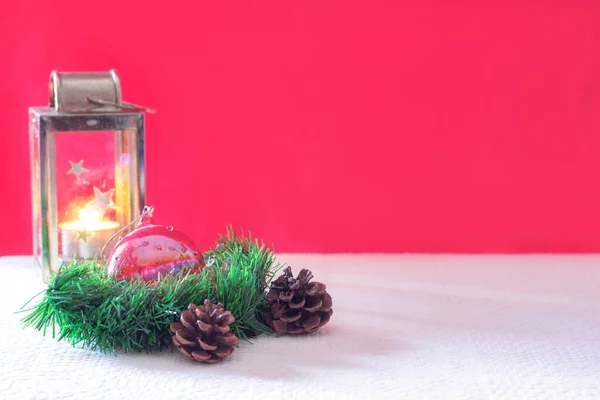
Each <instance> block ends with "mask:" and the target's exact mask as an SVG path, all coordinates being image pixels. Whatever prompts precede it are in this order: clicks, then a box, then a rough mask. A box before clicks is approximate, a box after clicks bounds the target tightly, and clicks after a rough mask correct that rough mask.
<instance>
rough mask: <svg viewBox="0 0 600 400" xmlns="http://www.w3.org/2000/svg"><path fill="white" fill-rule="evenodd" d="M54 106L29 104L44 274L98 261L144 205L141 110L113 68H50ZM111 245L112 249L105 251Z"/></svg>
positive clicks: (36, 232)
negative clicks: (66, 265)
mask: <svg viewBox="0 0 600 400" xmlns="http://www.w3.org/2000/svg"><path fill="white" fill-rule="evenodd" d="M49 94H50V101H49V103H50V104H49V107H32V108H30V109H29V136H30V145H31V187H32V199H33V245H34V256H35V259H36V261H37V263H39V265H40V267H41V268H42V271H43V276H44V279H45V278H46V277H47V276H48V273H49V272H50V271H56V270H57V269H58V267H60V265H61V264H62V263H63V262H65V261H71V260H73V259H75V258H77V259H95V258H98V257H100V256H101V254H100V252H101V250H102V248H103V246H104V245H105V244H106V243H107V242H108V241H109V239H110V238H111V237H112V236H113V235H114V234H115V233H117V232H118V231H119V230H121V229H122V228H124V227H126V226H127V225H128V224H129V223H130V222H132V221H133V219H135V218H136V217H137V216H138V215H139V213H140V210H141V209H142V208H143V207H144V205H145V173H144V113H143V111H144V109H143V108H142V107H139V106H135V105H133V104H130V103H125V102H123V100H122V98H121V83H120V81H119V77H118V75H117V72H116V71H115V70H111V71H109V72H76V73H61V72H56V71H54V72H52V74H51V75H50V93H49ZM108 251H110V249H108Z"/></svg>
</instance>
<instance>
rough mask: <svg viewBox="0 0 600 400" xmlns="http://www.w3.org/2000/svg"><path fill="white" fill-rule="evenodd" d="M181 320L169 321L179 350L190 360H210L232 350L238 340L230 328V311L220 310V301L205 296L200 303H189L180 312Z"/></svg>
mask: <svg viewBox="0 0 600 400" xmlns="http://www.w3.org/2000/svg"><path fill="white" fill-rule="evenodd" d="M180 321H181V322H174V323H172V324H171V331H172V332H173V333H174V335H173V343H174V344H175V346H177V348H178V349H179V351H181V352H182V353H183V354H185V355H186V356H187V357H189V358H190V359H192V360H195V361H199V362H204V363H209V364H213V363H216V362H218V361H221V360H222V359H223V358H225V357H227V356H228V355H230V354H231V353H233V347H234V346H237V345H238V344H240V340H239V339H238V338H237V336H235V335H234V334H233V333H231V332H229V325H230V324H231V323H232V322H233V321H235V318H234V317H233V315H231V312H229V311H225V310H223V304H221V303H219V304H217V305H214V304H211V303H210V301H208V300H204V305H203V306H197V305H195V304H190V305H189V307H188V309H187V310H184V311H183V312H182V313H181V317H180Z"/></svg>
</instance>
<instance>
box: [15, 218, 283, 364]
mask: <svg viewBox="0 0 600 400" xmlns="http://www.w3.org/2000/svg"><path fill="white" fill-rule="evenodd" d="M204 256H205V260H206V262H207V265H206V267H205V268H204V269H203V270H202V272H201V273H199V274H188V273H187V272H186V271H182V272H181V273H179V274H177V275H169V276H166V277H163V278H161V279H160V280H158V281H156V282H154V283H148V282H145V281H143V280H141V279H139V278H137V279H132V280H129V281H116V280H114V279H112V278H109V277H107V275H106V273H105V270H106V267H105V265H103V264H98V263H96V262H94V261H74V262H72V263H71V264H67V265H64V266H63V267H61V268H60V270H59V271H58V272H57V273H56V274H54V275H53V276H52V277H51V278H50V280H49V283H48V288H47V289H46V291H45V292H44V297H43V299H42V300H41V301H40V303H39V304H37V305H36V306H34V307H32V308H30V309H28V310H26V311H27V312H30V313H29V315H28V316H26V317H25V318H24V319H23V322H24V325H25V326H33V327H34V328H35V329H37V330H40V331H42V332H43V334H44V335H45V334H46V333H47V330H48V329H51V330H52V336H53V337H56V336H57V335H58V340H67V341H68V342H69V343H71V344H72V345H77V344H80V345H82V346H83V347H89V348H91V349H94V350H100V351H103V352H110V353H114V352H115V351H117V350H120V351H125V352H137V351H144V350H145V351H150V350H151V349H156V348H159V349H160V348H163V347H165V346H168V345H170V343H171V332H170V330H169V325H170V324H171V323H172V322H174V321H176V320H177V319H178V318H179V313H180V311H181V310H183V309H185V308H187V306H188V305H189V304H190V303H195V304H201V303H202V302H203V301H204V299H207V298H208V299H209V300H210V301H211V302H213V303H217V302H221V303H223V306H224V307H225V309H226V310H229V311H231V313H232V314H233V315H234V316H235V318H236V321H235V322H234V323H233V324H232V325H231V330H232V332H233V333H235V334H236V335H237V336H238V337H239V338H240V339H247V338H249V337H253V336H256V335H258V334H261V333H270V332H271V330H270V328H269V327H268V326H266V325H265V324H264V321H263V320H262V311H263V310H264V308H265V307H266V304H267V303H266V297H265V291H266V288H267V286H268V284H269V282H270V281H271V279H272V278H273V275H274V274H275V272H276V271H277V270H278V269H279V266H278V265H276V264H275V255H274V254H273V252H272V251H271V250H270V249H269V248H268V247H267V246H265V245H264V244H262V243H259V242H258V241H257V240H252V239H251V238H245V237H244V236H239V235H236V234H235V232H234V231H233V230H231V229H230V230H228V232H227V235H225V236H221V238H220V240H219V241H218V243H217V246H216V247H215V248H214V249H212V250H209V251H207V252H206V253H205V255H204ZM56 328H58V332H57V330H56Z"/></svg>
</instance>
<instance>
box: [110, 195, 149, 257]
mask: <svg viewBox="0 0 600 400" xmlns="http://www.w3.org/2000/svg"><path fill="white" fill-rule="evenodd" d="M153 212H154V207H152V206H145V207H144V209H143V210H142V213H141V214H140V215H139V217H137V218H136V219H134V220H133V221H131V222H130V223H128V224H127V225H125V226H124V227H122V228H121V229H119V230H118V231H117V232H116V233H115V234H114V235H112V236H111V237H110V238H109V239H108V240H107V241H106V243H104V246H102V250H100V257H101V258H102V259H104V251H105V250H106V247H107V246H108V245H109V244H110V242H112V241H113V240H115V238H116V237H117V236H119V235H120V234H121V233H123V232H124V231H125V230H127V229H129V228H130V227H132V226H133V225H134V224H136V223H138V222H140V221H142V219H144V217H152V213H153Z"/></svg>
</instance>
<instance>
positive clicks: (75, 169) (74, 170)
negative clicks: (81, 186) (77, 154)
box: [67, 160, 89, 181]
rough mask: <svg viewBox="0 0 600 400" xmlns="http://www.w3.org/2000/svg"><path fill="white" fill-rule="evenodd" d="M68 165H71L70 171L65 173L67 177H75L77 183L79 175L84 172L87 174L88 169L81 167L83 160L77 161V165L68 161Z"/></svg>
mask: <svg viewBox="0 0 600 400" xmlns="http://www.w3.org/2000/svg"><path fill="white" fill-rule="evenodd" d="M69 164H71V169H70V170H68V171H67V175H69V174H72V175H75V176H76V177H77V180H78V181H79V179H80V178H81V174H83V173H84V172H89V169H87V168H85V167H84V166H83V160H81V161H79V162H78V163H76V162H73V161H70V160H69Z"/></svg>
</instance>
